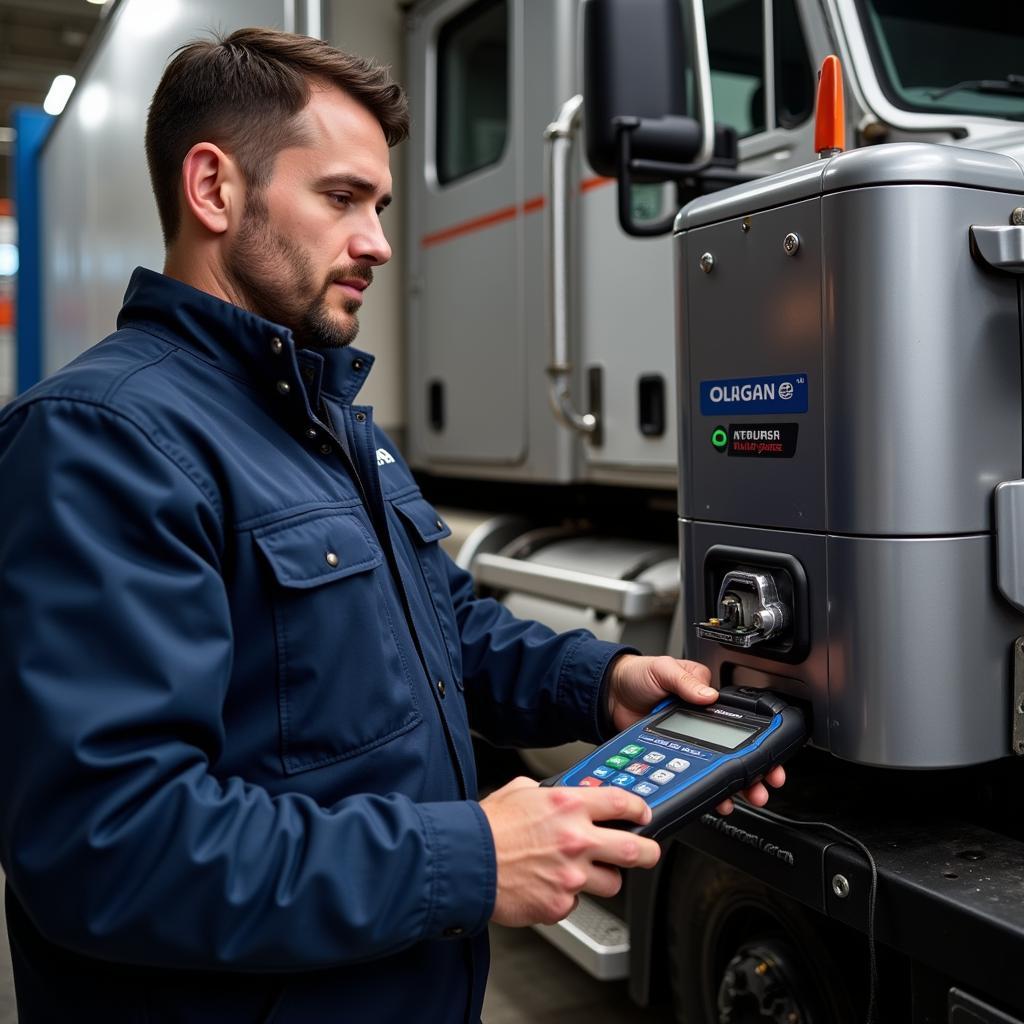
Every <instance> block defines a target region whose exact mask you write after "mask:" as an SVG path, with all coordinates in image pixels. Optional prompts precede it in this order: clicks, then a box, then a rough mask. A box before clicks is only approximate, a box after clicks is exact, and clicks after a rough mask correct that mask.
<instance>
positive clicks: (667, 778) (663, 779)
mask: <svg viewBox="0 0 1024 1024" xmlns="http://www.w3.org/2000/svg"><path fill="white" fill-rule="evenodd" d="M675 777H676V775H675V772H668V771H665V769H664V768H659V769H658V770H657V771H654V772H651V782H656V783H657V784H658V785H659V786H665V785H668V783H670V782H671V781H672V780H673V779H674V778H675Z"/></svg>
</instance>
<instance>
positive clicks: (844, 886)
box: [832, 875, 850, 900]
mask: <svg viewBox="0 0 1024 1024" xmlns="http://www.w3.org/2000/svg"><path fill="white" fill-rule="evenodd" d="M832 891H833V892H834V893H835V894H836V895H837V896H838V897H839V898H840V899H841V900H845V899H846V897H847V896H849V895H850V883H849V881H848V880H847V878H846V875H833V876H832Z"/></svg>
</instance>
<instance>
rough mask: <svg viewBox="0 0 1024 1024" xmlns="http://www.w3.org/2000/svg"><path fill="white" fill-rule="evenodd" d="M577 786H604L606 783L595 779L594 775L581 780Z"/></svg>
mask: <svg viewBox="0 0 1024 1024" xmlns="http://www.w3.org/2000/svg"><path fill="white" fill-rule="evenodd" d="M576 785H577V786H603V785H604V783H603V782H602V781H601V780H600V779H595V778H594V776H593V775H588V776H587V777H586V778H585V779H580V781H579V782H577V783H576Z"/></svg>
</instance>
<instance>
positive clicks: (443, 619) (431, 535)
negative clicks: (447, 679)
mask: <svg viewBox="0 0 1024 1024" xmlns="http://www.w3.org/2000/svg"><path fill="white" fill-rule="evenodd" d="M392 505H393V506H394V508H395V511H396V512H397V513H398V514H399V517H400V518H401V519H402V522H403V523H404V524H405V526H406V528H407V531H408V532H409V534H410V535H411V537H412V542H413V547H414V549H415V551H416V559H417V561H418V562H419V564H420V571H421V572H422V573H423V582H424V584H425V585H426V589H427V592H428V594H429V596H430V601H431V604H432V605H433V607H434V612H435V614H436V615H437V623H438V626H439V628H440V630H441V635H442V636H443V637H444V643H445V648H446V649H447V652H448V662H449V664H450V666H451V671H452V678H453V679H454V680H455V683H456V685H457V686H458V687H459V689H460V690H461V689H462V685H463V682H462V646H461V643H460V641H459V627H458V622H457V621H456V618H455V609H454V608H453V607H452V598H451V587H450V585H449V582H448V556H447V554H446V553H445V552H444V551H443V550H442V548H441V544H440V542H441V541H442V540H444V539H445V538H446V537H450V536H451V535H452V531H451V530H450V529H449V527H448V526H447V524H446V523H445V522H444V520H443V519H441V517H440V516H439V515H438V514H437V510H436V509H435V508H434V506H433V505H431V504H430V502H429V501H427V500H426V499H425V498H423V497H421V496H420V495H418V494H415V495H412V496H411V497H407V498H399V499H398V500H395V501H392Z"/></svg>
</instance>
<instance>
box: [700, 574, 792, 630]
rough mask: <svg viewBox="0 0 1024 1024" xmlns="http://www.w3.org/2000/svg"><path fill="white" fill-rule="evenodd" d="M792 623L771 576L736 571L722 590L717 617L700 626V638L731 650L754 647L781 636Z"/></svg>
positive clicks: (727, 576) (723, 580) (725, 582)
mask: <svg viewBox="0 0 1024 1024" xmlns="http://www.w3.org/2000/svg"><path fill="white" fill-rule="evenodd" d="M791 620H792V612H791V610H790V609H789V608H788V607H787V606H786V604H785V603H784V602H783V601H781V600H780V599H779V588H778V587H777V586H776V584H775V579H774V577H773V576H772V574H771V573H770V572H752V571H748V570H745V569H733V570H732V571H731V572H727V573H726V574H725V576H724V577H723V579H722V584H721V586H720V587H719V589H718V602H717V608H716V614H715V615H713V616H711V617H709V618H708V619H707V620H706V621H705V622H699V623H698V624H697V636H699V637H701V638H702V639H704V640H715V641H716V642H718V643H720V644H728V645H729V646H730V647H744V648H745V647H753V646H754V645H755V644H759V643H763V642H764V641H765V640H770V639H772V638H773V637H777V636H779V635H780V634H781V633H782V632H783V630H785V629H786V627H787V626H788V625H789V624H790V622H791Z"/></svg>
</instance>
